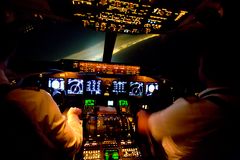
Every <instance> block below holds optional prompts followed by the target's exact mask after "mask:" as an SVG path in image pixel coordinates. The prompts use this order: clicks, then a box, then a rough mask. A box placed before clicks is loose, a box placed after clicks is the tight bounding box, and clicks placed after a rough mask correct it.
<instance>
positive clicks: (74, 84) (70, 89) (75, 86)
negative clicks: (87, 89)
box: [67, 78, 84, 95]
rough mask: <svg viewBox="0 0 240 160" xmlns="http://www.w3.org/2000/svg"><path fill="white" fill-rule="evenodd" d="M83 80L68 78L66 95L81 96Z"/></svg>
mask: <svg viewBox="0 0 240 160" xmlns="http://www.w3.org/2000/svg"><path fill="white" fill-rule="evenodd" d="M83 89H84V87H83V80H82V79H77V78H69V79H68V80H67V94H68V95H79V94H83Z"/></svg>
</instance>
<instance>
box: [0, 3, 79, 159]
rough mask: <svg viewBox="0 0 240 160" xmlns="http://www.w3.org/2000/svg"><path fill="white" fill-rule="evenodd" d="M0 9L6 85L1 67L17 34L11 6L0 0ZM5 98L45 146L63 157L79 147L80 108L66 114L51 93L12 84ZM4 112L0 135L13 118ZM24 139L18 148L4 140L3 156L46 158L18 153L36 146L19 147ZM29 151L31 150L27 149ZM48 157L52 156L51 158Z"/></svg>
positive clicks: (0, 54)
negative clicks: (29, 123)
mask: <svg viewBox="0 0 240 160" xmlns="http://www.w3.org/2000/svg"><path fill="white" fill-rule="evenodd" d="M0 13H1V15H0V16H1V17H0V18H1V19H0V20H1V23H0V25H1V26H0V28H1V31H0V32H1V34H0V35H1V36H0V42H1V43H0V86H6V85H10V82H9V80H8V77H7V76H6V73H5V71H6V70H7V64H8V60H9V58H10V57H11V56H12V55H13V54H12V53H14V51H15V48H16V45H14V44H16V43H15V42H16V41H17V40H16V39H17V38H16V37H17V36H16V33H15V31H16V30H11V31H10V28H11V24H12V23H13V22H14V20H15V19H14V18H15V15H14V14H15V13H14V11H13V10H12V9H11V6H10V5H8V4H7V1H1V4H0ZM1 88H2V87H1ZM1 88H0V89H1ZM1 92H2V90H1ZM2 98H3V97H1V99H2ZM5 100H6V101H8V102H12V103H14V104H15V105H16V106H17V107H21V110H22V111H23V112H24V114H25V116H26V117H28V118H29V120H30V121H31V123H32V124H33V126H34V129H35V131H36V133H38V135H39V138H40V139H42V141H43V142H46V146H49V148H52V149H53V150H55V149H56V150H58V149H59V150H61V151H62V152H66V155H67V157H68V156H70V157H73V156H74V155H76V153H77V152H78V151H79V149H80V148H81V144H82V141H83V129H82V123H81V120H80V119H79V116H80V115H81V112H82V111H81V109H79V108H75V107H72V108H70V109H69V110H68V111H67V112H66V114H63V113H61V112H60V109H59V107H58V105H57V104H56V103H55V101H54V100H53V98H52V97H51V95H50V94H49V93H48V92H46V91H45V90H42V89H39V90H35V89H29V88H14V89H12V90H10V91H9V92H8V93H6V96H5ZM1 104H2V102H1ZM2 107H8V106H2V105H1V108H2ZM6 116H7V119H4V121H1V123H4V125H1V135H2V134H3V133H5V132H6V130H5V129H4V127H3V126H5V125H6V124H8V121H10V119H14V118H15V117H11V113H9V115H2V114H1V118H2V117H6ZM15 123H16V124H15V125H13V126H10V127H15V126H17V125H18V120H16V121H15ZM20 130H21V129H20ZM20 130H19V131H16V132H17V133H10V135H14V134H18V132H21V131H20ZM6 136H7V135H6ZM14 138H15V137H1V139H4V140H5V139H6V141H8V140H9V143H10V139H14ZM20 138H21V137H20ZM22 138H23V137H22ZM25 138H26V137H25ZM24 143H27V142H23V143H22V146H19V147H18V148H14V144H7V146H10V147H11V148H9V152H8V153H10V154H8V155H6V156H7V157H5V158H7V159H11V157H15V158H17V159H21V158H24V159H29V160H30V159H35V160H36V159H47V158H46V157H47V156H46V157H44V155H43V154H41V155H34V156H35V157H34V158H33V157H31V158H29V156H30V155H24V157H21V156H20V155H21V154H23V153H22V152H21V151H24V152H30V151H28V149H29V150H37V148H25V149H22V148H21V147H23V146H25V144H24ZM1 144H2V147H4V149H7V146H3V143H1ZM28 147H29V146H28ZM14 151H16V152H14ZM4 154H7V153H2V150H1V156H3V155H4ZM29 154H33V153H31V152H30V153H29ZM45 154H46V153H45ZM51 159H52V160H53V158H51Z"/></svg>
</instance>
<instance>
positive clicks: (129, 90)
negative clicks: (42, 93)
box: [9, 0, 222, 160]
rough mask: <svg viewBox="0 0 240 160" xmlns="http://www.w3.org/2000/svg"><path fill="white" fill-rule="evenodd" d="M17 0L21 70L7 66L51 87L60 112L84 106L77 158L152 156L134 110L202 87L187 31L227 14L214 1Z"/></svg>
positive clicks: (140, 159)
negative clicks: (80, 143)
mask: <svg viewBox="0 0 240 160" xmlns="http://www.w3.org/2000/svg"><path fill="white" fill-rule="evenodd" d="M12 3H13V4H14V5H15V8H16V11H17V20H18V21H19V22H18V23H17V26H16V27H17V30H18V31H19V32H21V36H22V40H21V41H20V45H19V46H18V50H17V54H16V55H15V59H14V58H13V60H12V61H10V66H11V67H12V69H13V70H16V71H17V72H18V74H17V75H15V74H14V73H13V72H11V71H9V75H10V77H11V80H12V83H16V84H18V83H19V84H20V85H22V86H25V87H33V88H41V89H44V90H46V91H48V92H49V93H50V94H51V96H52V97H53V99H54V100H55V102H56V103H57V105H58V106H59V109H60V110H61V111H62V112H64V111H66V110H67V109H68V108H70V107H78V108H80V109H82V115H81V119H82V120H83V129H84V131H83V133H84V141H83V144H82V148H81V150H80V151H79V154H78V155H77V156H76V157H75V160H81V159H83V160H90V159H94V160H110V159H113V160H145V159H151V158H153V157H152V155H151V151H150V150H151V149H150V148H151V145H149V144H147V143H149V140H147V139H143V138H142V137H141V136H140V135H139V134H138V132H137V125H138V124H137V119H136V118H137V117H136V114H137V112H138V111H139V110H140V109H143V110H145V111H147V112H150V113H151V112H156V111H159V110H162V109H164V108H166V107H167V106H169V105H170V104H172V103H173V102H174V101H175V100H176V99H177V98H178V97H180V96H184V95H190V94H196V93H197V92H198V91H199V89H200V88H201V85H200V84H199V82H198V80H197V75H196V74H195V71H196V69H197V68H196V65H197V61H196V60H197V59H196V57H195V55H194V54H192V53H193V52H194V51H195V50H194V44H191V43H192V41H191V40H188V37H191V35H192V34H193V33H192V32H191V29H192V28H200V29H201V28H204V26H205V25H206V24H207V25H208V24H209V23H214V22H213V21H215V20H216V21H217V20H218V18H220V17H221V16H222V15H221V14H222V8H221V6H219V5H218V2H215V1H208V0H207V1H202V0H194V1H186V0H185V1H182V0H179V1H174V0H171V1H164V0H163V1H152V0H60V1H59V0H48V1H47V0H46V1H40V0H39V1H38V0H24V1H18V0H12ZM210 14H211V16H210ZM197 18H199V19H197ZM201 20H202V21H201ZM204 20H205V21H204ZM183 32H184V33H183ZM194 34H196V33H194ZM198 34H201V32H200V33H198ZM196 41H199V42H201V41H202V39H197V40H196ZM18 66H21V67H18ZM159 154H164V153H159ZM162 156H163V155H162ZM160 157H161V156H160ZM163 157H164V156H163ZM163 157H162V158H163Z"/></svg>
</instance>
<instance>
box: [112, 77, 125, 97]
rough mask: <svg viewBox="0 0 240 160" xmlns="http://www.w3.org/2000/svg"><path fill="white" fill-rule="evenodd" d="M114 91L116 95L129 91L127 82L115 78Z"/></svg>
mask: <svg viewBox="0 0 240 160" xmlns="http://www.w3.org/2000/svg"><path fill="white" fill-rule="evenodd" d="M112 93H114V94H115V95H118V94H124V93H127V82H126V81H115V80H114V81H113V82H112Z"/></svg>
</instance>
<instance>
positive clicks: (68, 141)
mask: <svg viewBox="0 0 240 160" xmlns="http://www.w3.org/2000/svg"><path fill="white" fill-rule="evenodd" d="M9 99H11V100H13V101H15V102H16V103H18V104H19V105H20V106H21V107H22V109H23V110H24V112H25V113H26V114H27V115H28V116H29V117H30V118H31V119H32V121H33V122H34V123H35V126H36V128H37V130H38V133H39V134H40V135H42V137H43V138H45V140H49V141H50V142H51V143H52V144H53V145H54V146H56V147H57V148H61V149H65V150H66V151H67V152H68V153H69V154H70V155H73V154H74V153H76V152H77V151H79V149H80V147H81V144H82V141H83V130H82V123H81V121H80V119H79V118H78V116H79V114H81V110H80V109H78V108H70V109H69V111H68V113H67V115H66V116H65V115H63V114H62V113H61V111H60V109H59V107H58V106H57V104H56V103H55V101H54V100H53V98H52V97H51V95H50V94H49V93H48V92H46V91H45V90H39V91H37V90H29V89H16V90H14V91H12V92H11V93H10V94H9Z"/></svg>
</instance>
